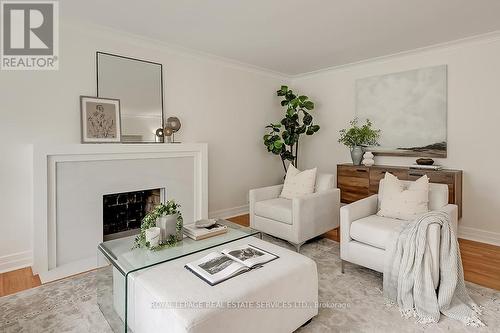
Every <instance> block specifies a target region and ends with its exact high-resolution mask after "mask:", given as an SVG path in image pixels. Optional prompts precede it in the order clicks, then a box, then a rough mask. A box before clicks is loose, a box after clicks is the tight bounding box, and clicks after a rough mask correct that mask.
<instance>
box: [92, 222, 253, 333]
mask: <svg viewBox="0 0 500 333" xmlns="http://www.w3.org/2000/svg"><path fill="white" fill-rule="evenodd" d="M217 223H220V224H224V225H226V226H227V227H228V229H227V232H226V233H224V234H222V235H218V236H214V237H210V238H206V239H202V240H198V241H195V240H192V239H191V238H184V239H183V240H182V241H181V242H178V243H177V244H176V245H175V246H173V247H169V248H165V249H162V250H159V251H150V250H148V249H145V248H141V249H132V247H133V246H134V238H135V236H129V237H124V238H120V239H114V240H110V241H106V242H103V243H101V244H99V246H98V250H99V253H100V254H101V256H100V258H101V259H102V260H103V262H101V263H102V264H103V266H104V265H106V264H107V266H108V267H107V268H103V269H100V270H99V273H98V280H97V303H98V305H99V308H100V309H101V312H102V313H103V315H104V317H105V318H106V320H107V321H108V323H109V325H110V326H111V328H112V329H113V331H114V332H127V330H130V328H129V327H128V325H127V323H128V322H127V317H128V306H129V305H130V304H129V302H130V300H129V299H128V282H129V281H128V280H129V275H130V274H131V273H134V272H137V271H140V270H143V269H146V268H150V267H153V266H156V265H159V264H162V263H165V262H167V261H172V260H175V259H179V258H182V257H184V256H187V255H190V254H194V253H197V252H201V251H204V250H207V249H210V248H213V247H216V246H220V245H224V244H227V243H230V242H234V241H236V240H239V239H242V238H245V237H251V236H261V234H260V232H259V231H256V230H254V229H251V228H248V227H244V226H241V225H239V224H235V223H233V222H230V221H227V220H218V221H217Z"/></svg>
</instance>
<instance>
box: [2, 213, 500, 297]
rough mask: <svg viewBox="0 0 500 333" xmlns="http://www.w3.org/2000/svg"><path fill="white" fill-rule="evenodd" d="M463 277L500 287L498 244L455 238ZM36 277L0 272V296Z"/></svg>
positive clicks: (244, 219) (26, 271)
mask: <svg viewBox="0 0 500 333" xmlns="http://www.w3.org/2000/svg"><path fill="white" fill-rule="evenodd" d="M229 220H230V221H232V222H234V223H238V224H240V225H243V226H249V225H250V217H249V215H248V214H246V215H241V216H236V217H232V218H230V219H229ZM323 236H324V237H326V238H328V239H331V240H334V241H336V242H339V241H340V234H339V229H333V230H331V231H329V232H327V233H325V234H324V235H323ZM458 241H459V243H460V253H461V255H462V263H463V266H464V276H465V280H467V281H470V282H474V283H477V284H479V285H482V286H485V287H489V288H493V289H496V290H500V246H495V245H489V244H484V243H479V242H474V241H470V240H466V239H459V240H458ZM40 284H41V283H40V278H39V277H38V275H35V276H34V275H33V272H32V271H31V268H29V267H26V268H21V269H17V270H15V271H11V272H7V273H0V297H1V296H6V295H10V294H13V293H16V292H19V291H22V290H26V289H30V288H34V287H37V286H39V285H40Z"/></svg>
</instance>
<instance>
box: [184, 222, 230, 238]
mask: <svg viewBox="0 0 500 333" xmlns="http://www.w3.org/2000/svg"><path fill="white" fill-rule="evenodd" d="M183 232H184V234H185V235H186V236H188V237H189V238H191V239H194V240H200V239H205V238H209V237H213V236H217V235H221V234H223V233H226V232H227V226H225V225H223V224H219V223H215V224H213V225H211V226H209V227H204V228H199V227H196V226H195V224H194V223H192V224H188V225H185V226H184V228H183Z"/></svg>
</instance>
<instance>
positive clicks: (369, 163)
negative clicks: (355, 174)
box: [361, 151, 375, 166]
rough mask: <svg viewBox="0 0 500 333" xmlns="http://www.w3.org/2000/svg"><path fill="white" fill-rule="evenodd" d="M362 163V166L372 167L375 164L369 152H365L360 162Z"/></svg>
mask: <svg viewBox="0 0 500 333" xmlns="http://www.w3.org/2000/svg"><path fill="white" fill-rule="evenodd" d="M361 163H363V165H364V166H372V165H374V164H375V160H374V159H373V154H372V153H371V152H369V151H367V152H366V153H365V154H364V155H363V161H362V162H361Z"/></svg>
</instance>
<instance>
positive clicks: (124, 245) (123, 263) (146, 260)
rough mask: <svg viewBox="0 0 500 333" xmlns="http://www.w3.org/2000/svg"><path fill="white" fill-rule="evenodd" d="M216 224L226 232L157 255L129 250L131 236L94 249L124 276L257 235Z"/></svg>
mask: <svg viewBox="0 0 500 333" xmlns="http://www.w3.org/2000/svg"><path fill="white" fill-rule="evenodd" d="M217 223H220V224H223V225H226V226H227V227H228V228H227V232H226V233H224V234H222V235H218V236H213V237H210V238H206V239H202V240H197V241H195V240H193V239H191V238H187V237H185V238H184V239H183V240H182V241H180V242H178V243H177V244H176V245H175V246H172V247H168V248H164V249H161V250H158V251H150V250H148V249H145V248H139V249H138V248H135V249H132V248H133V246H134V239H135V236H129V237H124V238H119V239H114V240H109V241H106V242H103V243H101V244H99V246H98V248H99V251H100V252H102V254H104V256H106V258H107V259H108V260H109V261H110V262H111V264H112V265H113V266H114V267H115V268H116V269H118V270H119V271H120V272H121V273H122V274H123V275H124V276H125V275H128V274H129V273H132V272H135V271H138V270H141V269H144V268H148V267H151V266H155V265H158V264H160V263H163V262H167V261H171V260H174V259H178V258H181V257H184V256H187V255H190V254H193V253H197V252H200V251H203V250H207V249H210V248H212V247H216V246H219V245H223V244H226V243H229V242H233V241H235V240H238V239H242V238H245V237H250V236H256V235H258V234H259V231H256V230H254V229H251V228H248V227H244V226H241V225H239V224H236V223H233V222H230V221H227V220H218V221H217Z"/></svg>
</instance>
